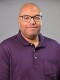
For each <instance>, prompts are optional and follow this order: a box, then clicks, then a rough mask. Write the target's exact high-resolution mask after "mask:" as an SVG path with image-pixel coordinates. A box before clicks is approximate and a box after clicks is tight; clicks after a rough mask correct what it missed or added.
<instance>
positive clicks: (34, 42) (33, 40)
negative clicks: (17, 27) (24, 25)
mask: <svg viewBox="0 0 60 80" xmlns="http://www.w3.org/2000/svg"><path fill="white" fill-rule="evenodd" d="M22 36H23V37H24V38H25V39H26V40H27V41H28V42H29V43H31V44H34V46H35V47H36V46H37V45H38V44H39V37H38V36H36V37H35V38H33V39H31V38H28V37H25V36H24V35H22Z"/></svg>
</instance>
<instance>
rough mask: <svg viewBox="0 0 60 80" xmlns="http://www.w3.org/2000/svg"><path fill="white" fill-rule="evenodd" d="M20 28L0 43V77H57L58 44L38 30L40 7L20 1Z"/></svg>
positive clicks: (40, 79)
mask: <svg viewBox="0 0 60 80" xmlns="http://www.w3.org/2000/svg"><path fill="white" fill-rule="evenodd" d="M18 23H19V26H20V31H19V33H18V34H17V35H14V36H13V37H10V38H8V39H6V40H4V41H3V42H2V43H1V44H0V80H60V79H59V76H60V45H59V43H57V42H56V41H55V40H52V39H50V38H47V37H44V36H43V35H42V34H41V33H40V30H41V26H42V15H41V9H39V7H38V6H37V5H35V4H34V3H26V4H24V5H23V6H22V7H21V9H20V12H19V17H18Z"/></svg>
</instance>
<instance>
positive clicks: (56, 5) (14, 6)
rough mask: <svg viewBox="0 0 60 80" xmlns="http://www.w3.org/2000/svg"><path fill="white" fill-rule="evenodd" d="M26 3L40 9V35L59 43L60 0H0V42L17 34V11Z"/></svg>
mask: <svg viewBox="0 0 60 80" xmlns="http://www.w3.org/2000/svg"><path fill="white" fill-rule="evenodd" d="M26 2H34V3H36V4H37V5H38V6H39V7H40V8H41V9H42V13H43V18H42V21H43V25H42V28H41V33H42V34H43V35H44V36H47V37H49V38H52V39H55V40H56V41H58V42H59V43H60V0H28V1H27V0H0V42H1V41H3V40H5V39H6V38H8V37H10V36H12V35H15V34H17V33H18V30H19V25H18V14H19V9H20V7H21V6H22V5H23V4H24V3H26Z"/></svg>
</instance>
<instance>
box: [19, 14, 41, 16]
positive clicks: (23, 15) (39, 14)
mask: <svg viewBox="0 0 60 80" xmlns="http://www.w3.org/2000/svg"><path fill="white" fill-rule="evenodd" d="M23 16H30V15H22V16H19V17H23ZM35 16H41V17H42V15H40V14H36V15H34V16H31V17H35Z"/></svg>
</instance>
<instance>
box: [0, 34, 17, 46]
mask: <svg viewBox="0 0 60 80" xmlns="http://www.w3.org/2000/svg"><path fill="white" fill-rule="evenodd" d="M17 39H18V38H17V34H16V35H13V36H11V37H9V38H7V39H5V40H4V41H2V42H1V43H0V46H1V47H3V48H4V47H5V48H8V47H11V46H12V45H13V44H16V42H17Z"/></svg>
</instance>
